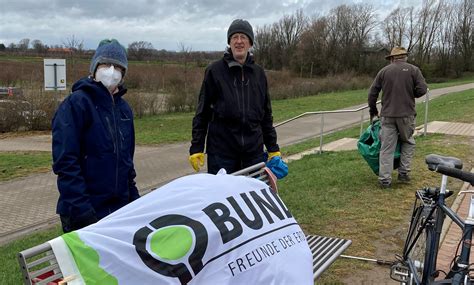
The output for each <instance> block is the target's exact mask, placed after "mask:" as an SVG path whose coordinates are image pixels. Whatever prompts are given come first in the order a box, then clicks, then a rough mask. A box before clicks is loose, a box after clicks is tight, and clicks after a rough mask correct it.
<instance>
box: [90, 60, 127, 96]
mask: <svg viewBox="0 0 474 285" xmlns="http://www.w3.org/2000/svg"><path fill="white" fill-rule="evenodd" d="M95 80H96V81H100V82H102V84H104V86H105V87H107V89H109V91H111V92H112V91H114V90H115V88H117V86H118V84H119V83H120V80H122V72H120V71H118V70H116V69H115V68H114V66H113V65H111V66H110V67H99V68H98V69H97V71H96V73H95Z"/></svg>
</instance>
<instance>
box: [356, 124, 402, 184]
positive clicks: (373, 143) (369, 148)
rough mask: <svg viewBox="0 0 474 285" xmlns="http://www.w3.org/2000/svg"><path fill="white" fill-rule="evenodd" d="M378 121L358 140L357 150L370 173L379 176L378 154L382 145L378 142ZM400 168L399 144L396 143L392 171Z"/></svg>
mask: <svg viewBox="0 0 474 285" xmlns="http://www.w3.org/2000/svg"><path fill="white" fill-rule="evenodd" d="M380 128H381V126H380V121H379V120H376V121H374V122H373V123H372V124H371V125H370V126H369V127H367V129H366V130H365V132H363V133H362V135H361V136H360V138H359V141H358V142H357V148H358V150H359V153H360V154H361V155H362V157H363V158H364V159H365V160H366V161H367V163H368V164H369V166H370V168H371V169H372V171H373V172H374V173H375V174H376V175H379V154H380V147H381V145H382V143H381V142H380V138H379V133H380ZM399 166H400V142H397V147H396V148H395V155H394V160H393V169H397V168H398V167H399Z"/></svg>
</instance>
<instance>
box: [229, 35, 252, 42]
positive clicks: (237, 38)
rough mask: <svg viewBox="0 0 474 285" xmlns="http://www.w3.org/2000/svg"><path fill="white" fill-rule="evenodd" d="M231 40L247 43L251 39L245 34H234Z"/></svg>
mask: <svg viewBox="0 0 474 285" xmlns="http://www.w3.org/2000/svg"><path fill="white" fill-rule="evenodd" d="M230 40H231V41H232V42H236V41H238V40H241V41H243V42H245V41H248V40H249V37H247V35H245V34H233V35H232V36H231V37H230Z"/></svg>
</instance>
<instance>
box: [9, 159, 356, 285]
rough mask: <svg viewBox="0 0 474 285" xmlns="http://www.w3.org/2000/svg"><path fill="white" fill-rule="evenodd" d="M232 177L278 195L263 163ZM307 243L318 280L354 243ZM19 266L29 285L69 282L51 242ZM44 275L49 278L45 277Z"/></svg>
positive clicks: (21, 258)
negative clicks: (250, 179)
mask: <svg viewBox="0 0 474 285" xmlns="http://www.w3.org/2000/svg"><path fill="white" fill-rule="evenodd" d="M231 175H244V176H249V177H253V178H256V179H259V180H262V181H263V182H265V183H266V184H267V185H269V186H270V187H271V188H272V189H273V190H274V191H277V189H276V178H275V177H274V176H273V174H272V173H271V171H269V170H268V169H267V168H266V167H265V163H263V162H261V163H259V164H256V165H253V166H250V167H248V168H245V169H242V170H239V171H237V172H234V173H232V174H231ZM306 240H307V242H308V245H309V247H310V249H311V252H312V254H313V276H314V279H315V280H316V279H317V278H318V277H319V276H320V275H321V274H322V273H323V272H324V271H325V270H326V269H327V268H328V267H329V266H330V265H331V264H332V263H333V262H334V261H335V260H336V259H337V258H338V257H339V256H340V255H341V254H342V252H344V250H346V248H348V247H349V245H351V243H352V242H351V241H350V240H346V239H341V238H334V237H323V236H318V235H306ZM18 262H19V263H20V269H21V272H22V275H23V281H24V283H25V284H27V285H32V284H37V285H47V284H48V283H49V282H57V284H58V285H59V284H62V283H64V282H65V281H66V280H63V279H67V278H64V276H63V274H62V272H61V270H60V268H59V265H58V263H57V261H56V257H55V256H54V253H53V250H52V249H51V245H50V244H49V243H48V242H45V243H43V244H40V245H37V246H34V247H32V248H28V249H25V250H23V251H21V252H20V253H18ZM45 274H48V275H50V276H45ZM53 284H54V283H53Z"/></svg>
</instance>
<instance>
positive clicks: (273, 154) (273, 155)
mask: <svg viewBox="0 0 474 285" xmlns="http://www.w3.org/2000/svg"><path fill="white" fill-rule="evenodd" d="M275 156H281V152H279V151H274V152H269V153H268V160H271V159H272V158H273V157H275Z"/></svg>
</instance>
